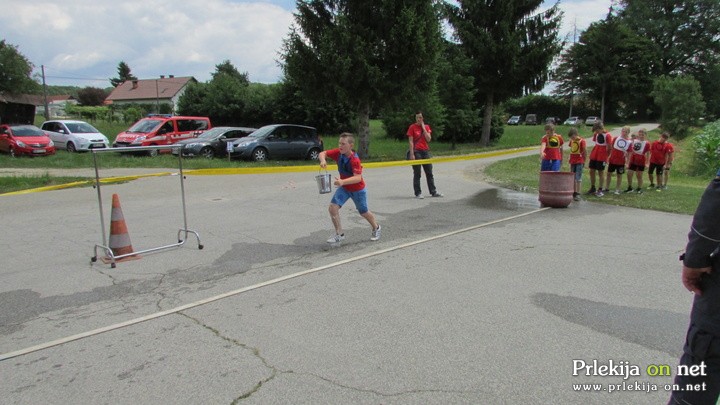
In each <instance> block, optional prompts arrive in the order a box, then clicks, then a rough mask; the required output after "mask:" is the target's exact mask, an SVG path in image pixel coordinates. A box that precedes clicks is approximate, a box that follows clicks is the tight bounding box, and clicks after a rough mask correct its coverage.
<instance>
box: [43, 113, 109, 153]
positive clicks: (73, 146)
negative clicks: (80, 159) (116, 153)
mask: <svg viewBox="0 0 720 405" xmlns="http://www.w3.org/2000/svg"><path fill="white" fill-rule="evenodd" d="M42 130H43V131H45V132H47V134H48V136H50V139H52V141H53V142H54V143H55V147H56V148H58V149H65V150H67V151H68V152H81V151H83V152H87V151H88V150H90V149H98V148H109V147H110V141H109V140H108V138H107V136H105V135H103V134H101V133H100V131H98V130H97V129H96V128H95V127H94V126H92V125H90V124H88V123H87V122H85V121H75V120H52V121H45V122H44V123H43V124H42Z"/></svg>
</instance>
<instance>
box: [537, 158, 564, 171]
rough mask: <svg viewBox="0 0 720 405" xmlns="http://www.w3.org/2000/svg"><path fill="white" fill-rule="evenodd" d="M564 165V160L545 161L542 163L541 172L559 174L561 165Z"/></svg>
mask: <svg viewBox="0 0 720 405" xmlns="http://www.w3.org/2000/svg"><path fill="white" fill-rule="evenodd" d="M561 163H562V160H559V159H555V160H545V159H543V161H542V162H541V163H540V171H541V172H559V171H560V164H561Z"/></svg>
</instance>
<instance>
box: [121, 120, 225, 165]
mask: <svg viewBox="0 0 720 405" xmlns="http://www.w3.org/2000/svg"><path fill="white" fill-rule="evenodd" d="M210 128H212V124H210V118H208V117H183V116H170V115H154V114H153V115H149V116H147V117H145V118H143V119H141V120H140V121H138V122H136V123H134V124H133V125H132V126H131V127H130V128H129V129H128V130H127V131H125V132H121V133H119V134H118V136H117V138H115V142H113V148H118V147H128V146H155V145H171V144H173V143H176V142H179V141H182V140H184V139H190V138H193V137H196V136H198V135H199V134H201V133H202V132H203V131H206V130H208V129H210ZM168 151H169V150H168ZM157 153H158V151H157V149H155V150H151V151H149V152H148V154H149V155H150V156H155V155H157Z"/></svg>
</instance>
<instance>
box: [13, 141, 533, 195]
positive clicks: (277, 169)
mask: <svg viewBox="0 0 720 405" xmlns="http://www.w3.org/2000/svg"><path fill="white" fill-rule="evenodd" d="M534 149H536V148H535V147H527V148H517V149H507V150H499V151H493V152H482V153H473V154H469V155H460V156H447V157H437V158H431V159H418V160H393V161H389V162H369V163H363V167H364V168H373V169H374V168H379V167H395V166H413V165H419V164H431V163H446V162H457V161H461V160H473V159H483V158H489V157H495V156H503V155H509V154H513V153H520V152H527V151H531V150H534ZM318 167H319V166H318V165H317V164H314V165H312V166H309V165H305V166H273V167H237V168H218V169H192V170H184V171H183V174H186V175H191V176H217V175H230V174H271V173H299V172H311V171H316V170H318ZM173 174H176V173H171V172H162V173H152V174H139V175H133V176H119V177H107V178H104V179H100V182H101V183H121V182H128V181H132V180H137V179H139V178H143V177H157V176H170V175H173ZM94 183H95V180H86V181H75V182H72V183H66V184H58V185H55V186H45V187H37V188H32V189H28V190H20V191H12V192H9V193H4V194H0V196H4V195H19V194H30V193H39V192H41V191H52V190H61V189H64V188H71V187H80V186H85V185H91V184H94Z"/></svg>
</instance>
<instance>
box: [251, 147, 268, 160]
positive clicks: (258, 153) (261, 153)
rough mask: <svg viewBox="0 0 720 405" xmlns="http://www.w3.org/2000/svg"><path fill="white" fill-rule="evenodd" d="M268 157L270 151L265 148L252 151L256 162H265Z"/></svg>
mask: <svg viewBox="0 0 720 405" xmlns="http://www.w3.org/2000/svg"><path fill="white" fill-rule="evenodd" d="M267 158H268V152H267V149H265V148H256V149H255V150H253V152H252V160H254V161H256V162H264V161H266V160H267Z"/></svg>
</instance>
